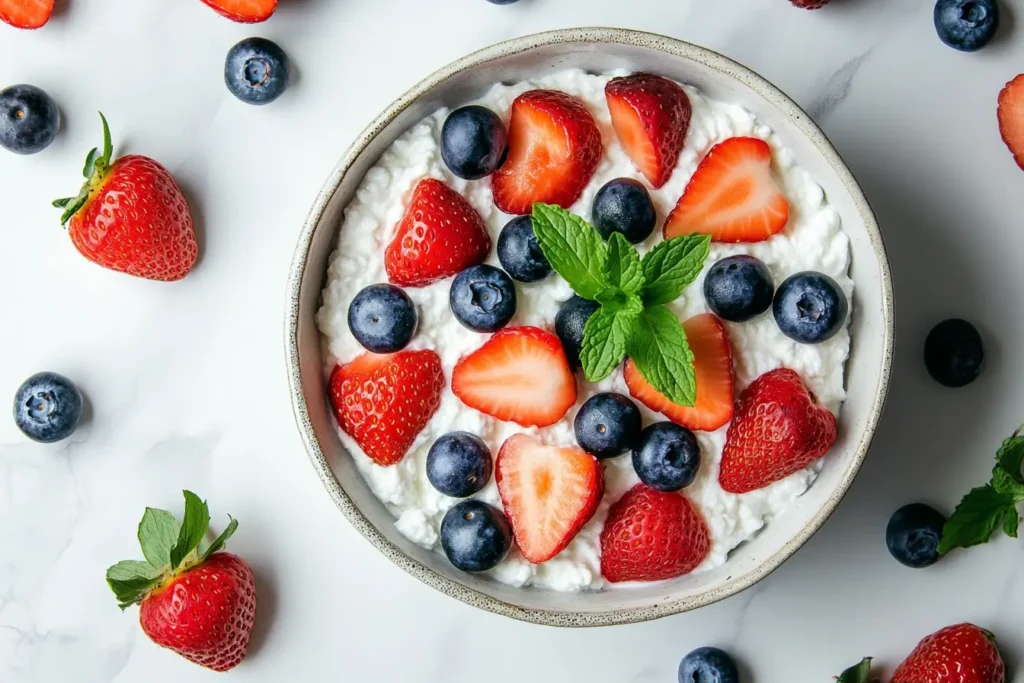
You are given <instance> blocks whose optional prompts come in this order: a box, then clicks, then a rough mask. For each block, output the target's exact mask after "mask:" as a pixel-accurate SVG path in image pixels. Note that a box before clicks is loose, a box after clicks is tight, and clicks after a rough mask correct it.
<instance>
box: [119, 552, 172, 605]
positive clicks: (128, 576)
mask: <svg viewBox="0 0 1024 683" xmlns="http://www.w3.org/2000/svg"><path fill="white" fill-rule="evenodd" d="M161 578H162V576H161V572H160V570H159V569H157V568H156V567H154V566H153V565H151V564H149V563H148V562H139V561H137V560H124V561H123V562H118V563H117V564H115V565H114V566H112V567H110V568H109V569H107V585H108V586H110V589H111V590H112V591H114V596H115V597H116V598H117V602H118V606H119V607H120V608H121V609H122V610H124V609H127V608H128V607H129V606H131V605H134V604H136V603H138V602H141V601H142V599H143V598H144V597H145V596H146V594H147V593H148V592H149V591H151V590H152V589H153V588H155V587H156V585H157V584H159V583H160V580H161Z"/></svg>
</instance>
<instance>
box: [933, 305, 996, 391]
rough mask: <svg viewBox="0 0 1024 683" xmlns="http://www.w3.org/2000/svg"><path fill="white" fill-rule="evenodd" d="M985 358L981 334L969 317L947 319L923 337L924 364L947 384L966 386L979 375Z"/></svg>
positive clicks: (955, 386) (935, 376)
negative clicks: (964, 318) (965, 318)
mask: <svg viewBox="0 0 1024 683" xmlns="http://www.w3.org/2000/svg"><path fill="white" fill-rule="evenodd" d="M984 362H985V349H984V347H983V345H982V343H981V335H980V334H978V330H977V329H975V327H974V325H972V324H971V323H969V322H967V321H966V320H960V319H959V318H951V319H949V320H944V321H942V322H941V323H939V324H938V325H936V326H935V327H934V328H932V331H931V332H929V333H928V337H927V338H926V339H925V340H924V365H925V367H926V368H927V369H928V374H930V375H931V376H932V379H934V380H935V381H936V382H938V383H939V384H942V385H945V386H947V387H952V388H958V387H963V386H966V385H968V384H970V383H971V382H973V381H974V380H976V379H977V378H978V375H979V374H981V368H982V366H983V364H984Z"/></svg>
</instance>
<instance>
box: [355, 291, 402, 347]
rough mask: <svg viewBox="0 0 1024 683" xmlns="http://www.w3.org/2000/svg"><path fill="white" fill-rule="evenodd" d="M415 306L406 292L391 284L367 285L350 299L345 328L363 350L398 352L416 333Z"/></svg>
mask: <svg viewBox="0 0 1024 683" xmlns="http://www.w3.org/2000/svg"><path fill="white" fill-rule="evenodd" d="M416 320H417V316H416V307H415V306H414V305H413V303H412V300H411V299H410V298H409V295H408V294H406V293H405V292H404V291H402V289H401V288H399V287H395V286H394V285H388V284H380V285H370V286H369V287H366V288H365V289H363V290H362V291H360V292H359V293H358V294H356V298H354V299H352V304H351V305H350V306H349V307H348V328H349V329H350V330H352V336H354V337H355V338H356V341H357V342H359V343H360V344H362V345H363V346H364V347H365V348H366V350H367V351H373V352H374V353H394V352H395V351H401V350H402V349H404V348H405V347H406V345H407V344H408V343H409V340H411V339H412V336H413V335H414V334H416Z"/></svg>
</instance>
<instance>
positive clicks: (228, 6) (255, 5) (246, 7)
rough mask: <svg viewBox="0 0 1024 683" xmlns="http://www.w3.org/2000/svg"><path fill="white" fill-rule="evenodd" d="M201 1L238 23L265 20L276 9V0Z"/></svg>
mask: <svg viewBox="0 0 1024 683" xmlns="http://www.w3.org/2000/svg"><path fill="white" fill-rule="evenodd" d="M203 3H204V4H205V5H208V6H209V7H212V8H213V9H214V10H216V11H217V13H218V14H221V15H223V16H225V17H227V18H228V19H230V20H231V21H237V22H239V23H240V24H258V23H260V22H262V21H266V20H267V19H269V18H270V15H272V14H273V13H274V10H276V9H277V0H203Z"/></svg>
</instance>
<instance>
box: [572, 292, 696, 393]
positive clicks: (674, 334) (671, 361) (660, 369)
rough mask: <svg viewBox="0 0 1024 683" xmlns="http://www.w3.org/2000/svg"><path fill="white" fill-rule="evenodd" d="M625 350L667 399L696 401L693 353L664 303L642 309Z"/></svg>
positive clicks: (639, 369)
mask: <svg viewBox="0 0 1024 683" xmlns="http://www.w3.org/2000/svg"><path fill="white" fill-rule="evenodd" d="M584 343H586V335H585V333H584ZM627 351H628V353H629V357H630V358H631V359H632V360H633V363H634V364H635V365H636V369H637V370H638V371H639V372H640V374H641V375H642V376H643V378H644V379H645V380H647V381H648V382H650V383H651V385H652V386H653V387H654V388H655V389H657V390H658V391H660V392H661V393H662V394H664V395H665V396H666V397H667V398H668V399H669V400H670V401H672V402H673V403H678V404H679V405H681V406H692V405H693V404H694V402H695V401H696V400H697V378H696V375H695V374H694V370H693V352H692V351H691V350H690V345H689V344H688V343H687V341H686V333H685V332H683V327H682V325H680V324H679V320H678V319H677V318H676V316H675V314H674V313H672V311H670V310H668V309H667V308H665V307H664V306H654V307H653V308H647V309H646V310H644V312H643V313H642V314H641V315H640V316H639V317H638V318H637V321H636V323H635V324H634V325H633V334H632V335H630V338H629V342H628V344H627Z"/></svg>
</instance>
